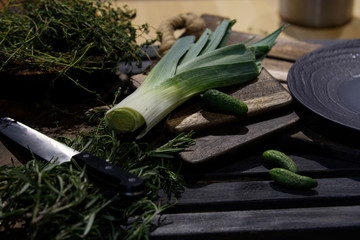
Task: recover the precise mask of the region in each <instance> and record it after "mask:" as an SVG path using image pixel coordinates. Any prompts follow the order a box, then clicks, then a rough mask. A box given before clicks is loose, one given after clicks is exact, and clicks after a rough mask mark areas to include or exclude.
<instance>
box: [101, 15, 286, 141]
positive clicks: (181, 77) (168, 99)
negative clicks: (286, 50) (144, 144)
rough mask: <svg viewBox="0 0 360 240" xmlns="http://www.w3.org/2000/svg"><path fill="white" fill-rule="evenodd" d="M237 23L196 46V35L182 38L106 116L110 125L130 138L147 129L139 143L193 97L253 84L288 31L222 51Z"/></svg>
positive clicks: (208, 33)
mask: <svg viewBox="0 0 360 240" xmlns="http://www.w3.org/2000/svg"><path fill="white" fill-rule="evenodd" d="M233 24H234V21H229V20H225V21H223V22H222V23H221V24H220V25H219V26H218V28H217V29H216V30H215V31H214V32H213V33H212V32H211V31H210V30H209V29H207V30H205V31H204V33H203V35H202V36H201V37H200V38H199V40H198V41H197V42H196V43H194V42H195V37H194V36H186V37H182V38H180V39H178V40H177V41H176V42H175V44H174V45H173V46H172V48H171V49H170V50H169V51H168V53H167V54H166V55H165V56H164V57H163V58H162V59H161V60H160V61H159V62H158V63H157V64H156V65H155V67H154V68H153V69H152V70H151V71H150V73H149V75H148V76H147V77H146V79H145V81H144V82H143V84H142V85H141V86H140V87H139V88H138V89H137V90H136V91H135V92H133V93H132V94H130V95H129V96H127V97H126V98H125V99H123V100H122V101H121V102H120V103H119V104H117V105H116V106H114V107H113V108H111V109H110V110H109V111H108V112H107V113H106V114H105V120H106V122H107V124H108V126H109V127H110V128H112V129H113V130H114V131H116V132H120V133H126V132H133V131H135V130H137V129H139V128H140V127H142V126H143V125H144V124H145V129H144V130H143V131H142V132H141V133H140V135H139V136H138V138H140V137H142V136H144V135H145V134H146V133H147V132H148V131H149V130H150V129H152V128H153V127H154V126H155V125H156V124H158V123H159V122H160V121H161V120H162V119H164V118H165V117H166V116H167V115H168V114H169V113H170V112H171V111H173V110H174V109H175V108H177V107H178V106H179V105H181V104H183V103H184V102H185V101H187V100H189V99H190V98H191V97H193V96H195V95H198V94H200V93H202V92H204V91H206V90H208V89H211V88H221V87H226V86H231V85H235V84H240V83H243V82H247V81H250V80H253V79H255V78H256V77H257V76H258V75H259V74H260V72H261V69H262V65H261V60H262V59H263V58H264V57H265V56H266V54H267V53H268V52H269V51H270V49H271V48H272V46H273V45H274V43H275V40H276V38H277V36H278V35H279V34H280V32H281V31H283V29H284V28H285V26H283V27H281V28H279V29H278V30H277V31H275V32H274V33H272V34H271V35H269V36H267V37H266V38H264V39H262V40H260V41H258V42H256V43H253V44H249V45H248V46H246V45H245V44H244V43H239V44H234V45H230V46H224V45H225V43H226V40H227V38H228V36H229V34H230V28H231V26H232V25H233Z"/></svg>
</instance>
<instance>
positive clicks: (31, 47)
mask: <svg viewBox="0 0 360 240" xmlns="http://www.w3.org/2000/svg"><path fill="white" fill-rule="evenodd" d="M135 17H136V12H135V10H130V9H128V8H127V7H126V6H125V7H123V8H115V7H113V6H112V4H111V2H110V1H108V0H105V1H104V0H87V1H82V0H21V1H15V0H10V1H7V4H6V5H5V6H4V9H3V10H2V11H0V73H5V74H9V73H12V72H14V73H16V72H17V71H31V72H33V71H34V72H39V71H40V72H41V71H43V72H46V73H49V72H50V73H58V74H59V75H60V76H65V77H66V79H69V80H71V81H73V82H74V83H75V84H77V85H78V84H79V82H78V76H79V74H78V73H77V74H76V73H74V70H80V72H86V73H88V72H92V71H98V70H107V71H111V70H114V69H116V68H117V65H118V63H119V62H120V61H124V62H133V61H136V62H138V63H139V64H140V62H141V58H140V57H141V56H142V55H144V53H143V51H142V50H141V49H140V46H139V45H138V44H137V43H136V40H137V38H138V37H139V36H141V35H143V36H144V35H145V34H146V33H148V32H149V29H148V25H147V24H143V25H133V24H132V20H133V19H134V18H135ZM152 42H153V41H147V44H150V43H152ZM70 70H72V71H70ZM56 77H58V76H56ZM51 80H53V79H51ZM83 88H84V89H85V86H83ZM85 90H88V89H85Z"/></svg>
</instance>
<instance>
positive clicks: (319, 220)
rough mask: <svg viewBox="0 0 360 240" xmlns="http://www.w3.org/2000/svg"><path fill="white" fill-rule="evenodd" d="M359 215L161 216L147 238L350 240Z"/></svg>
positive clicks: (301, 211) (340, 210)
mask: <svg viewBox="0 0 360 240" xmlns="http://www.w3.org/2000/svg"><path fill="white" fill-rule="evenodd" d="M359 216H360V206H337V207H316V208H295V209H294V208H290V209H266V210H245V211H229V212H207V213H181V214H165V215H163V216H161V218H160V222H161V224H162V225H161V226H160V227H158V228H156V229H155V231H154V232H152V233H151V239H173V240H175V239H186V240H189V239H207V240H211V239H242V238H243V239H304V238H308V239H327V240H329V239H342V238H348V237H350V236H351V238H349V239H352V238H353V237H354V235H353V234H355V233H357V234H356V235H355V236H357V235H358V233H359V232H360V217H359ZM161 220H162V221H161Z"/></svg>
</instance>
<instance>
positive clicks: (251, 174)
mask: <svg viewBox="0 0 360 240" xmlns="http://www.w3.org/2000/svg"><path fill="white" fill-rule="evenodd" d="M261 153H262V152H258V154H257V155H253V156H250V157H246V158H244V159H242V158H241V154H239V155H237V156H233V157H232V158H233V159H232V161H231V160H229V162H228V163H226V164H225V165H224V166H218V165H215V166H211V167H207V168H205V169H204V168H203V167H201V166H200V167H197V168H191V167H190V168H189V169H185V170H184V173H183V174H184V177H185V179H186V180H187V181H188V182H196V181H202V182H203V181H226V180H229V181H234V180H236V179H238V180H239V179H267V178H269V174H268V172H269V170H270V169H271V168H272V167H273V166H268V165H266V164H264V162H263V161H262V156H261ZM288 155H289V157H291V159H293V160H294V162H295V163H296V165H297V166H298V167H299V170H300V172H301V174H305V175H308V176H311V177H346V176H356V175H357V176H360V163H355V162H352V159H351V158H350V159H349V161H345V160H340V159H335V158H329V157H324V156H321V155H315V154H301V155H300V154H297V155H292V154H288ZM230 161H231V162H230Z"/></svg>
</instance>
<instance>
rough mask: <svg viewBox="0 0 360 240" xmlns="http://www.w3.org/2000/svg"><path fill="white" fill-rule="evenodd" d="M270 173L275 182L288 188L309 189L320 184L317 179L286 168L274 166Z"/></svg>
mask: <svg viewBox="0 0 360 240" xmlns="http://www.w3.org/2000/svg"><path fill="white" fill-rule="evenodd" d="M269 173H270V176H271V177H272V179H274V181H275V182H277V183H279V184H280V185H283V186H284V187H288V188H294V189H303V190H307V189H311V188H315V187H317V185H318V182H317V181H316V180H315V179H313V178H311V177H307V176H302V175H299V174H297V173H294V172H291V171H289V170H287V169H284V168H273V169H271V170H270V171H269Z"/></svg>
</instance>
